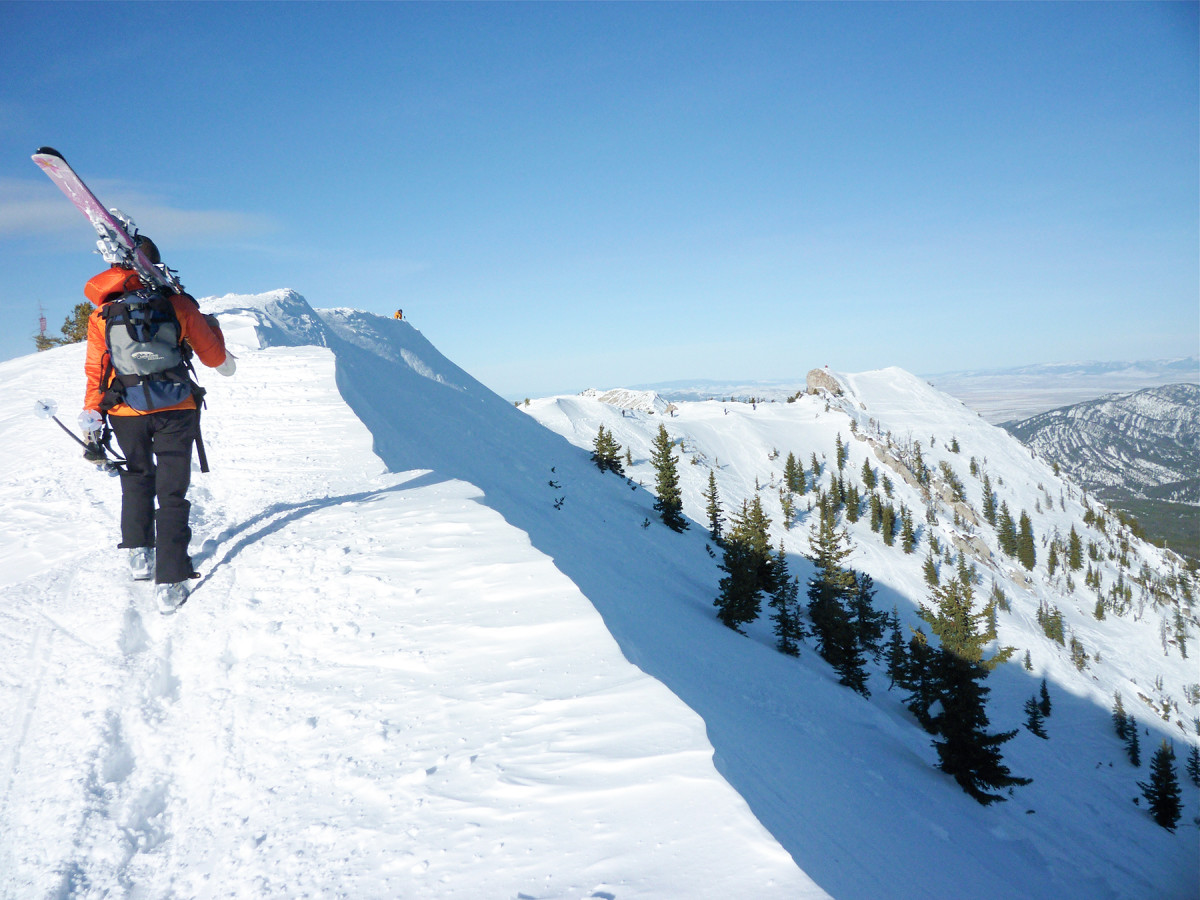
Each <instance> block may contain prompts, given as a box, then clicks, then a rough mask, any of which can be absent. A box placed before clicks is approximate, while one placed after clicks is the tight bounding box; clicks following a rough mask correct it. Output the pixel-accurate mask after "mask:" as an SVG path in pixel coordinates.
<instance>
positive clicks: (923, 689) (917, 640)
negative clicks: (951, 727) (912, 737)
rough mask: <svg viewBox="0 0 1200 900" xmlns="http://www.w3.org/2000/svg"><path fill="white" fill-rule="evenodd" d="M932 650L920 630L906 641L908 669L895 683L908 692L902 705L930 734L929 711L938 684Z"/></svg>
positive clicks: (935, 697)
mask: <svg viewBox="0 0 1200 900" xmlns="http://www.w3.org/2000/svg"><path fill="white" fill-rule="evenodd" d="M934 654H935V651H934V648H933V647H931V646H930V644H929V639H928V638H927V637H926V635H925V632H924V631H922V630H921V629H920V628H918V629H917V630H916V632H914V633H913V636H912V637H911V638H909V640H908V668H907V669H906V670H905V672H904V681H903V682H901V681H897V682H896V683H897V684H899V685H900V686H901V687H902V688H904V689H905V690H906V691H908V696H907V697H906V698H905V700H904V705H905V706H906V707H907V708H908V711H909V712H911V713H912V714H913V716H915V717H916V720H917V721H918V722H919V723H920V724H921V727H922V728H924V729H925V730H926V731H928V732H930V733H931V734H932V733H934V726H933V717H932V716H931V715H930V712H929V711H930V709H931V708H932V707H933V704H934V703H935V702H937V699H938V682H937V678H936V674H935V671H934V666H933V659H934Z"/></svg>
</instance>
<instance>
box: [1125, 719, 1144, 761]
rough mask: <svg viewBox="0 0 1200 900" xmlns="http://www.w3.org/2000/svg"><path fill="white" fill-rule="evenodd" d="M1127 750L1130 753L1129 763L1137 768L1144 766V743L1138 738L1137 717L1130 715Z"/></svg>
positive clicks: (1126, 742)
mask: <svg viewBox="0 0 1200 900" xmlns="http://www.w3.org/2000/svg"><path fill="white" fill-rule="evenodd" d="M1125 752H1126V753H1128V754H1129V764H1130V765H1131V766H1133V767H1134V768H1135V769H1140V768H1141V766H1142V745H1141V742H1140V740H1139V739H1138V723H1137V717H1135V716H1130V717H1129V728H1128V730H1127V731H1126V733H1125Z"/></svg>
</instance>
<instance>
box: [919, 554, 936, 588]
mask: <svg viewBox="0 0 1200 900" xmlns="http://www.w3.org/2000/svg"><path fill="white" fill-rule="evenodd" d="M921 569H922V571H923V572H924V573H925V583H926V584H927V585H929V586H930V587H937V586H938V584H939V582H940V581H941V579H940V578H939V577H938V567H937V562H936V561H935V560H934V558H933V548H932V547H931V548H930V549H929V555H928V556H926V557H925V565H923V566H922V567H921Z"/></svg>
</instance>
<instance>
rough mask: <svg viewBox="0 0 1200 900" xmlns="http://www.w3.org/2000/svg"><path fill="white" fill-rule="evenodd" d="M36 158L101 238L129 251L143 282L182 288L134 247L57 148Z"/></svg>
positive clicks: (128, 235)
mask: <svg viewBox="0 0 1200 900" xmlns="http://www.w3.org/2000/svg"><path fill="white" fill-rule="evenodd" d="M33 161H34V162H35V163H37V164H38V165H39V166H40V167H41V169H42V171H43V172H45V173H46V174H47V175H48V176H49V177H50V180H51V181H53V182H54V183H55V184H57V185H58V187H59V189H60V190H61V191H62V192H63V193H64V194H66V195H67V199H69V200H70V201H71V202H72V203H73V204H75V207H76V209H78V210H79V211H80V212H81V213H83V214H84V215H85V216H87V218H88V221H89V222H91V223H92V227H93V228H95V229H96V234H98V235H100V237H101V238H108V239H110V240H113V241H115V242H116V243H117V244H119V245H120V246H121V247H122V248H124V249H125V250H127V251H129V253H130V256H131V257H132V263H133V268H134V269H135V270H136V271H137V273H138V275H140V276H141V277H142V280H143V281H146V280H149V281H150V282H153V283H155V284H160V285H162V286H164V287H170V288H172V289H175V290H181V289H182V286H181V285H180V284H179V282H178V280H177V279H173V278H171V277H170V276H169V275H168V274H167V273H166V272H164V271H162V270H161V269H160V268H159V267H157V266H155V265H154V264H153V263H152V262H150V260H149V258H147V256H146V254H145V253H143V252H142V251H141V250H139V249H138V248H137V247H136V246H135V244H134V242H133V238H132V236H131V235H130V234H129V233H128V232H127V231H126V230H125V228H124V227H123V226H122V225H121V223H120V222H118V221H117V220H116V219H115V218H113V215H112V213H110V212H109V211H108V210H107V209H105V208H104V204H102V203H101V202H100V201H99V200H98V199H97V198H96V195H95V194H93V193H92V192H91V190H90V189H89V188H88V186H87V185H86V184H84V183H83V179H81V178H80V177H79V176H78V175H77V174H76V173H75V170H74V169H72V168H71V167H70V166H69V165H68V164H67V161H66V160H65V159H63V158H62V156H61V155H60V154H59V153H58V151H56V150H52V149H51V148H49V147H43V148H42V149H41V150H39V151H38V152H37V153H35V154H33Z"/></svg>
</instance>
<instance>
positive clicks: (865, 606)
mask: <svg viewBox="0 0 1200 900" xmlns="http://www.w3.org/2000/svg"><path fill="white" fill-rule="evenodd" d="M856 581H857V587H856V589H855V591H854V596H853V598H852V599H851V601H850V618H851V623H852V624H853V627H854V634H855V637H856V638H857V640H858V646H859V649H860V650H862V652H863V653H864V654H870V655H871V656H872V657H873V658H875V659H878V658H879V654H880V653H881V652H882V651H883V634H884V631H885V630H886V628H887V621H888V617H887V613H883V612H880V611H879V610H877V609H876V608H875V582H874V580H873V579H872V578H871V576H870V575H868V574H866V573H865V572H860V573H857V575H856Z"/></svg>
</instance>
